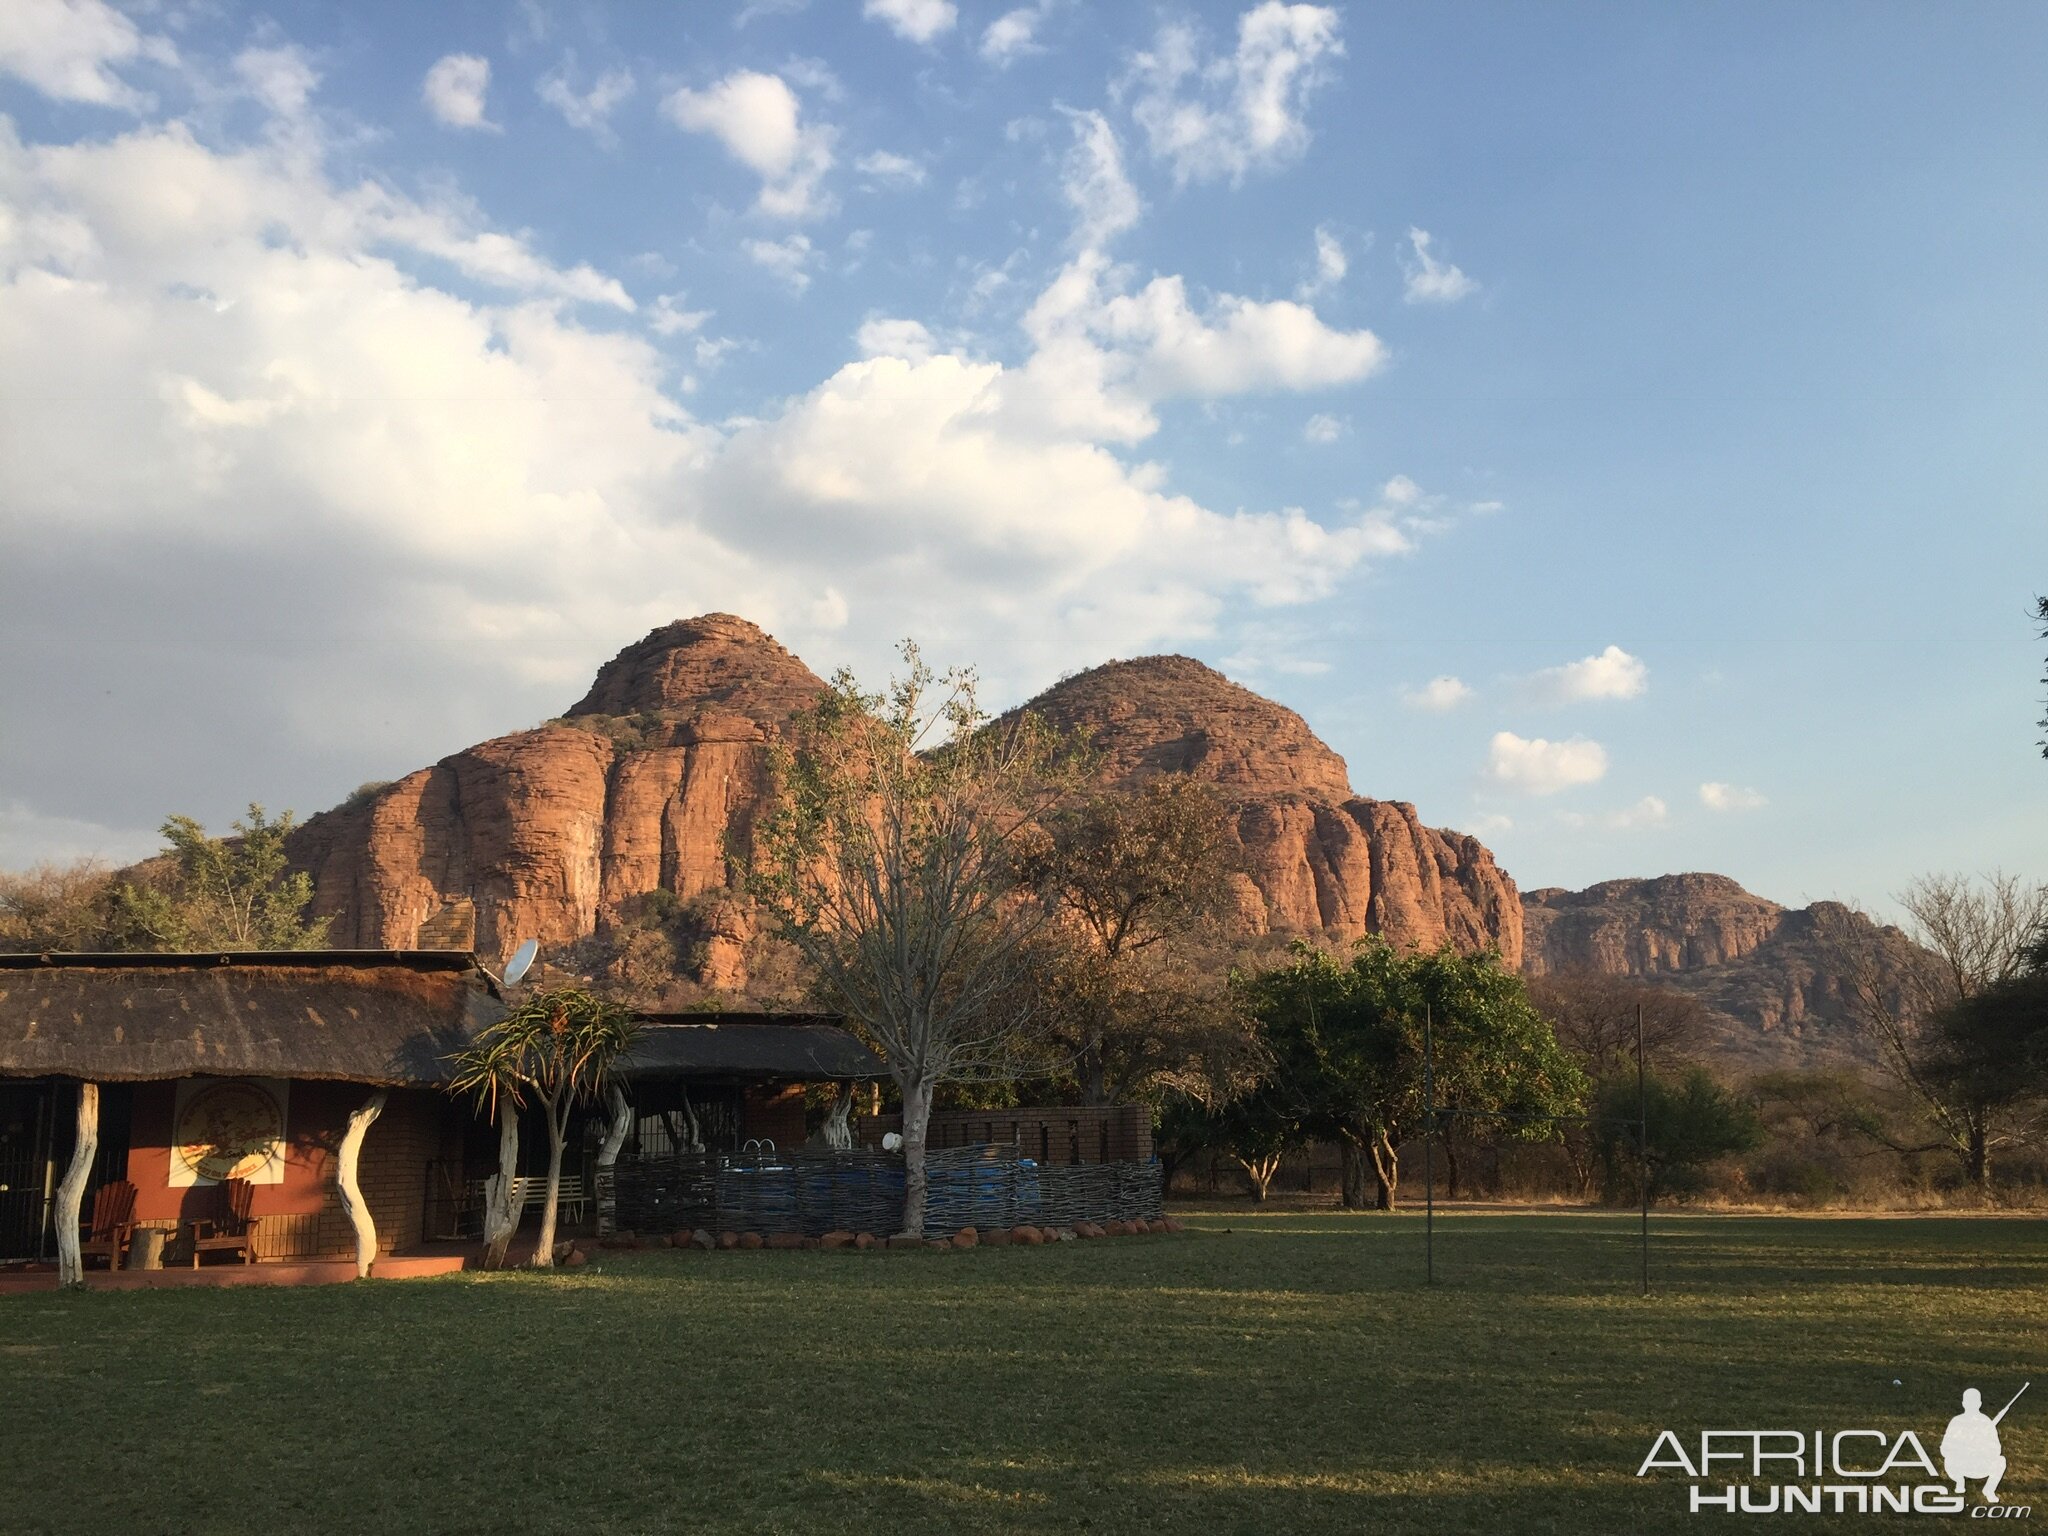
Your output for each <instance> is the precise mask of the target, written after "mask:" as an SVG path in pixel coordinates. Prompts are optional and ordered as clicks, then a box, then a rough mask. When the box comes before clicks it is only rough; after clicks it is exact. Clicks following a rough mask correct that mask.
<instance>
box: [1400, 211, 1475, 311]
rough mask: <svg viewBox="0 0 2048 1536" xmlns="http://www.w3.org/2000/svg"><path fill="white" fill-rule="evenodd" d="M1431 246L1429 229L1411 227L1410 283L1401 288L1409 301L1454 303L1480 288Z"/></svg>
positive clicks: (1408, 269) (1408, 273)
mask: <svg viewBox="0 0 2048 1536" xmlns="http://www.w3.org/2000/svg"><path fill="white" fill-rule="evenodd" d="M1429 247H1430V233H1429V231H1428V230H1426V229H1411V230H1409V231H1408V248H1409V252H1410V258H1409V260H1408V261H1407V262H1406V263H1405V265H1406V269H1407V275H1408V286H1407V287H1406V288H1405V289H1404V290H1403V291H1402V297H1403V298H1405V299H1406V300H1407V301H1408V302H1409V303H1410V304H1455V303H1457V302H1458V300H1460V299H1462V298H1464V297H1465V296H1466V295H1468V294H1471V293H1475V292H1477V291H1478V288H1479V285H1478V284H1477V283H1475V282H1473V281H1472V279H1471V278H1469V277H1467V276H1466V275H1465V274H1464V272H1462V271H1461V270H1460V269H1459V268H1457V267H1454V266H1452V265H1451V264H1450V263H1449V262H1447V261H1439V260H1437V259H1436V257H1435V256H1433V255H1431V254H1430V249H1429Z"/></svg>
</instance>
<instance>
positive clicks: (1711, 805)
mask: <svg viewBox="0 0 2048 1536" xmlns="http://www.w3.org/2000/svg"><path fill="white" fill-rule="evenodd" d="M1769 803H1770V802H1769V801H1768V800H1766V799H1765V798H1764V797H1763V796H1762V795H1761V794H1759V793H1758V792H1757V791H1755V790H1753V789H1744V788H1742V787H1741V786H1740V785H1736V784H1721V783H1709V784H1702V785H1701V786H1700V804H1701V805H1704V806H1705V807H1706V808H1707V809H1708V810H1710V811H1721V812H1728V811H1757V810H1762V809H1763V808H1764V806H1766V805H1768V804H1769Z"/></svg>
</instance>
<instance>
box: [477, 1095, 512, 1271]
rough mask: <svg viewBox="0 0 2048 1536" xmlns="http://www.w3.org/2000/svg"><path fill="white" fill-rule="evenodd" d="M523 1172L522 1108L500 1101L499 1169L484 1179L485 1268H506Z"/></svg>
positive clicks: (508, 1101)
mask: <svg viewBox="0 0 2048 1536" xmlns="http://www.w3.org/2000/svg"><path fill="white" fill-rule="evenodd" d="M518 1173H519V1111H518V1110H517V1109H515V1108H514V1107H513V1105H512V1101H511V1100H510V1099H500V1100H499V1101H498V1171H497V1172H496V1173H494V1174H492V1175H491V1177H490V1178H488V1179H486V1180H485V1181H484V1268H485V1269H503V1268H504V1267H505V1255H506V1253H507V1252H508V1251H509V1250H510V1249H511V1247H512V1234H513V1233H515V1232H517V1231H518V1230H519V1202H518V1201H516V1200H514V1199H513V1198H512V1196H513V1185H514V1183H515V1182H516V1181H517V1176H518Z"/></svg>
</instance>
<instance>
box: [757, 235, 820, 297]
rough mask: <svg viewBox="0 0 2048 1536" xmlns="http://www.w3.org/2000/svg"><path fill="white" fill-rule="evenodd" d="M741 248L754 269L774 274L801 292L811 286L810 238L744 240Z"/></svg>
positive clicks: (794, 236)
mask: <svg viewBox="0 0 2048 1536" xmlns="http://www.w3.org/2000/svg"><path fill="white" fill-rule="evenodd" d="M740 249H741V250H742V251H744V252H746V255H747V260H749V261H751V262H752V263H753V264H754V265H755V266H757V267H761V268H764V269H765V270H767V271H769V272H772V273H774V274H775V275H776V276H777V277H779V278H781V279H782V281H784V282H785V283H787V284H789V286H790V287H791V288H793V289H795V290H796V291H797V292H798V293H802V292H803V291H804V290H805V289H806V288H808V287H810V286H811V274H810V271H809V267H810V264H811V256H812V254H813V248H812V245H811V242H810V239H809V237H808V236H805V235H790V236H789V237H788V238H786V239H782V240H742V241H741V242H740Z"/></svg>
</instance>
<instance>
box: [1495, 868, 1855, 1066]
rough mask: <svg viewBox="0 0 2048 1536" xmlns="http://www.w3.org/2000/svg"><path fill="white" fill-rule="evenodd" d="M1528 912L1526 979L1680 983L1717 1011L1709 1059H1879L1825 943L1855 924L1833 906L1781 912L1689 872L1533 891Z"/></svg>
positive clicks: (1730, 884) (1728, 884)
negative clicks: (1827, 936) (1841, 921)
mask: <svg viewBox="0 0 2048 1536" xmlns="http://www.w3.org/2000/svg"><path fill="white" fill-rule="evenodd" d="M1522 904H1523V905H1522V913H1523V924H1524V931H1525V934H1526V945H1527V947H1526V950H1525V953H1524V958H1523V961H1522V969H1523V971H1524V972H1525V973H1526V974H1528V975H1531V976H1546V975H1557V974H1562V973H1568V972H1572V971H1597V972H1601V973H1604V974H1606V975H1611V976H1633V977H1640V978H1643V979H1645V980H1651V981H1657V982H1661V983H1665V984H1668V985H1671V986H1674V987H1676V988H1678V989H1679V990H1680V991H1683V992H1686V993H1689V994H1690V995H1692V996H1693V997H1696V998H1698V999H1699V1000H1700V1001H1701V1002H1702V1003H1704V1004H1706V1006H1707V1007H1708V1009H1709V1010H1711V1012H1712V1013H1713V1015H1714V1017H1715V1021H1716V1027H1717V1034H1716V1037H1715V1038H1714V1039H1712V1040H1709V1041H1706V1042H1704V1043H1703V1044H1704V1046H1705V1048H1706V1053H1707V1054H1709V1055H1713V1056H1720V1057H1724V1058H1727V1059H1728V1060H1729V1061H1730V1062H1731V1064H1740V1065H1744V1066H1748V1067H1767V1066H1813V1065H1820V1064H1825V1062H1826V1061H1827V1060H1829V1059H1831V1060H1832V1061H1833V1062H1835V1063H1836V1064H1841V1063H1849V1064H1859V1063H1864V1062H1867V1061H1868V1060H1870V1059H1871V1058H1872V1051H1873V1047H1872V1046H1871V1044H1870V1042H1869V1041H1868V1040H1867V1039H1865V1038H1863V1036H1862V1034H1861V1032H1860V1031H1859V1030H1858V1029H1857V1028H1856V1027H1855V1025H1854V1023H1853V1022H1852V1021H1851V1019H1850V1018H1849V1016H1848V1008H1847V999H1846V997H1845V995H1844V983H1843V980H1842V978H1841V977H1840V976H1839V975H1838V974H1836V972H1835V970H1834V968H1833V965H1832V964H1831V962H1830V960H1829V957H1828V955H1827V953H1826V950H1825V947H1824V946H1823V944H1822V943H1821V940H1820V937H1819V932H1818V930H1819V928H1820V924H1821V919H1822V916H1823V914H1830V913H1831V914H1834V915H1835V916H1837V917H1840V918H1845V919H1846V918H1848V914H1846V913H1844V912H1843V911H1842V909H1841V908H1839V907H1838V906H1836V905H1835V904H1834V903H1829V902H1819V903H1816V904H1814V905H1813V906H1811V907H1802V908H1788V907H1781V906H1779V905H1778V904H1777V903H1776V902H1774V901H1767V900H1765V899H1764V898H1763V897H1761V896H1755V895H1752V894H1751V893H1750V892H1748V891H1746V890H1744V889H1743V888H1742V887H1741V886H1740V885H1737V884H1736V883H1735V882H1734V881H1733V880H1730V879H1729V878H1727V877H1726V876H1725V875H1707V874H1684V875H1663V876H1659V877H1657V878H1655V879H1647V880H1608V881H1604V882H1602V883H1601V884H1599V885H1595V886H1589V887H1588V888H1587V889H1585V890H1583V891H1565V890H1556V889H1544V890H1536V891H1528V892H1525V893H1524V895H1523V897H1522ZM1848 920H1850V921H1855V922H1861V921H1864V920H1863V919H1848Z"/></svg>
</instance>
